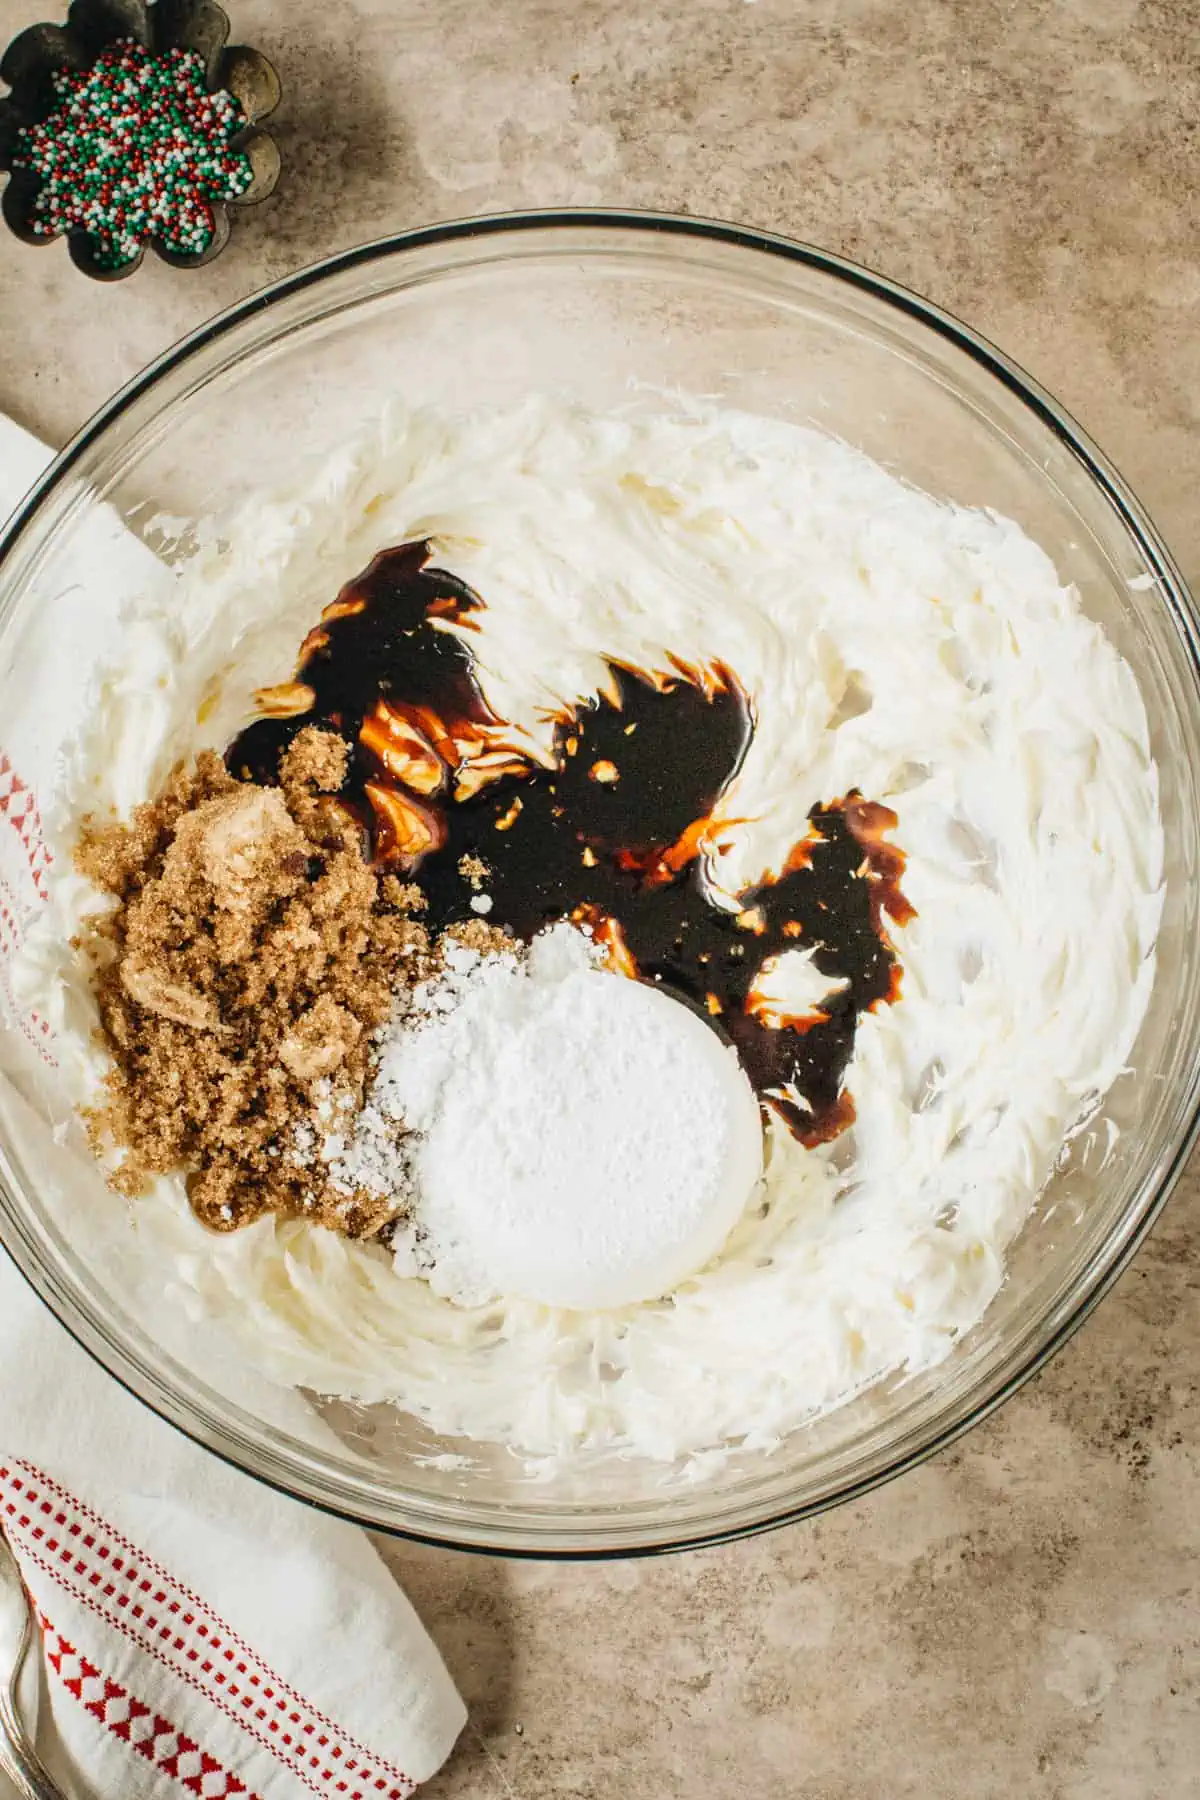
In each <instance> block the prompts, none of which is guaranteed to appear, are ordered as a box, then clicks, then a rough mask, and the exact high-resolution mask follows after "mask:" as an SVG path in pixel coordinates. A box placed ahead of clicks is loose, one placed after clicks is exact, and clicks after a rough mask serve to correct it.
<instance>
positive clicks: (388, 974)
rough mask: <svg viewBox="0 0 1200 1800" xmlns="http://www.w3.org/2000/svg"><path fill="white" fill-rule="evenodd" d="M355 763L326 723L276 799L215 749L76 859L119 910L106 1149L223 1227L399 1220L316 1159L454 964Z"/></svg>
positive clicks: (103, 981) (286, 766)
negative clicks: (382, 852)
mask: <svg viewBox="0 0 1200 1800" xmlns="http://www.w3.org/2000/svg"><path fill="white" fill-rule="evenodd" d="M347 754H348V752H347V747H346V745H345V744H344V743H343V742H342V740H341V739H340V738H338V737H337V736H335V735H334V734H333V733H331V732H326V731H320V730H317V729H316V728H315V727H310V728H309V729H307V730H305V731H302V732H301V733H300V734H299V736H298V737H297V738H296V740H295V742H294V743H293V745H292V747H291V749H290V750H289V752H288V754H287V756H286V757H285V759H284V762H283V765H282V768H281V785H280V786H279V787H278V788H275V787H261V786H255V785H253V784H250V783H245V782H238V781H235V780H234V779H233V777H232V776H231V775H229V774H228V772H227V771H226V769H225V766H224V764H223V763H222V762H221V760H220V758H219V757H217V756H215V755H213V754H212V753H211V752H210V753H206V754H204V755H202V756H200V757H199V758H198V759H197V760H196V762H195V763H194V764H193V765H190V766H187V767H180V768H179V769H177V770H175V772H174V773H173V774H172V776H171V778H170V779H169V781H168V782H167V784H166V786H165V788H164V789H163V791H162V793H161V794H160V795H159V796H158V798H157V799H156V800H154V801H153V802H152V803H150V804H148V805H146V806H142V807H139V808H138V810H137V811H136V812H135V814H134V816H133V818H132V820H131V821H130V822H129V824H127V825H126V824H97V823H96V822H94V821H90V822H89V823H88V824H87V825H86V826H85V828H84V831H83V833H82V835H81V838H80V842H79V845H78V847H77V850H76V863H77V866H78V868H79V869H80V871H81V872H82V873H83V874H84V875H86V876H87V877H88V878H89V879H90V880H91V881H93V882H94V883H95V884H96V885H97V886H98V887H101V888H103V889H104V890H106V891H107V892H108V893H110V894H112V895H114V896H115V898H116V900H117V906H116V908H115V909H114V910H113V911H112V912H111V913H110V914H108V915H105V916H103V917H101V918H98V919H97V921H96V923H95V924H94V926H93V928H92V932H91V935H90V937H89V938H88V939H87V940H85V942H84V944H83V948H84V949H85V950H86V951H87V953H88V954H89V955H90V956H91V958H92V960H93V965H94V969H95V986H96V992H97V997H98V1000H99V1007H100V1021H101V1031H102V1034H103V1039H104V1044H105V1047H106V1048H107V1050H108V1052H109V1054H110V1057H111V1064H112V1066H111V1070H110V1073H109V1075H108V1078H107V1095H106V1099H105V1103H104V1104H103V1105H102V1106H101V1107H100V1108H98V1109H96V1110H95V1111H93V1113H92V1114H91V1115H90V1118H89V1128H90V1130H91V1133H92V1137H93V1142H94V1145H95V1147H96V1148H97V1149H98V1150H102V1151H104V1150H109V1149H111V1148H112V1147H114V1146H115V1147H116V1148H117V1149H119V1151H120V1152H121V1157H120V1162H119V1167H118V1169H117V1172H116V1174H115V1175H114V1178H113V1179H114V1183H115V1185H116V1186H118V1187H119V1188H120V1189H121V1190H122V1191H123V1192H126V1193H137V1192H140V1191H143V1190H144V1189H145V1187H146V1186H147V1185H148V1184H149V1182H150V1181H152V1180H153V1178H154V1177H155V1176H158V1175H162V1174H167V1173H171V1172H178V1171H180V1170H183V1171H185V1172H186V1174H187V1186H188V1195H189V1198H190V1200H191V1204H192V1207H193V1209H194V1211H195V1212H196V1214H197V1215H198V1216H199V1218H200V1219H202V1220H203V1222H204V1223H205V1224H206V1225H209V1226H211V1227H213V1228H214V1229H216V1230H218V1231H232V1230H236V1229H237V1228H238V1227H240V1226H242V1225H245V1224H248V1223H249V1222H250V1221H251V1220H252V1219H254V1218H257V1217H258V1216H259V1215H260V1214H262V1213H264V1212H267V1211H274V1212H277V1213H280V1214H283V1215H285V1216H295V1215H303V1216H305V1217H308V1218H310V1219H313V1220H315V1221H317V1222H319V1223H322V1224H326V1225H330V1226H332V1227H334V1228H335V1229H337V1230H339V1231H343V1232H346V1233H348V1234H349V1235H351V1236H355V1237H371V1236H373V1235H375V1234H376V1233H378V1232H379V1231H380V1230H381V1229H382V1228H383V1227H384V1226H385V1225H386V1224H387V1223H388V1222H389V1220H390V1219H391V1217H392V1216H393V1213H394V1205H393V1203H392V1202H390V1201H383V1200H380V1199H379V1198H378V1197H377V1196H375V1195H372V1194H370V1193H367V1192H365V1191H358V1192H353V1193H347V1192H346V1191H345V1189H344V1188H340V1187H335V1186H334V1185H333V1184H332V1183H331V1182H330V1179H329V1175H328V1171H327V1170H326V1169H325V1167H324V1165H323V1164H322V1163H321V1162H320V1161H319V1160H311V1159H310V1160H309V1161H307V1162H306V1161H305V1159H304V1155H303V1152H302V1149H301V1148H300V1146H302V1145H303V1144H305V1143H309V1144H311V1143H313V1142H314V1141H315V1142H320V1141H321V1140H322V1137H323V1135H324V1133H325V1132H326V1131H327V1130H328V1129H329V1128H330V1123H331V1121H333V1120H334V1119H336V1118H339V1117H346V1116H350V1115H351V1114H352V1111H353V1110H357V1109H358V1108H359V1107H360V1106H361V1105H362V1102H363V1096H364V1090H365V1087H366V1083H367V1079H368V1075H369V1071H370V1054H371V1034H372V1032H373V1031H374V1030H375V1028H376V1027H377V1026H379V1025H382V1024H383V1023H384V1021H385V1020H386V1019H388V1017H389V1016H390V1015H391V1013H392V1010H393V1008H394V1006H395V1004H396V1001H397V995H400V994H403V992H404V990H406V989H407V988H409V987H411V986H412V984H413V983H414V982H415V981H418V980H421V979H423V978H424V977H425V976H427V975H429V974H431V973H432V972H433V970H434V968H435V967H436V964H437V958H436V955H435V953H434V952H433V951H432V950H431V947H430V943H429V938H428V935H427V933H426V931H425V929H424V927H423V926H422V925H421V924H420V923H419V922H418V921H417V919H416V918H414V917H413V916H412V914H413V911H414V909H415V907H416V905H417V904H418V903H419V901H420V899H421V896H420V892H419V890H414V889H412V888H411V887H405V886H403V885H402V884H401V883H399V882H397V881H395V880H394V879H391V878H387V877H385V878H384V880H383V881H382V882H381V881H380V878H379V877H378V876H377V875H376V873H375V872H374V871H373V870H372V869H371V868H369V867H368V865H367V863H366V862H365V860H364V857H363V845H362V836H361V832H360V829H359V826H358V824H357V823H356V822H355V820H354V819H353V817H352V816H351V814H350V813H349V812H348V811H347V809H346V808H345V807H344V806H342V805H341V804H340V803H339V802H338V801H337V800H336V799H334V798H333V797H332V796H333V794H334V793H335V792H336V790H337V789H338V788H340V786H341V785H342V781H343V778H344V776H345V771H346V758H347ZM305 1127H308V1129H305Z"/></svg>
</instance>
